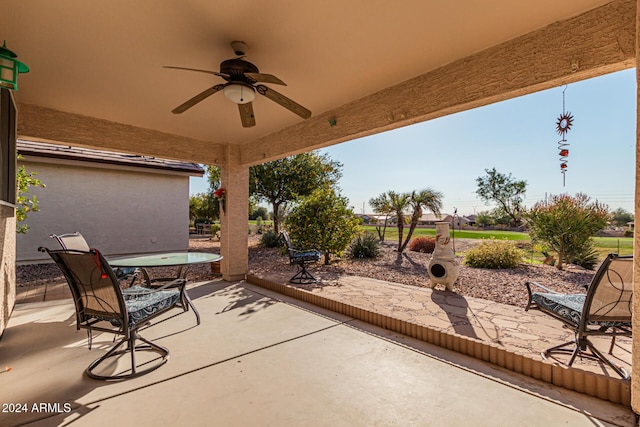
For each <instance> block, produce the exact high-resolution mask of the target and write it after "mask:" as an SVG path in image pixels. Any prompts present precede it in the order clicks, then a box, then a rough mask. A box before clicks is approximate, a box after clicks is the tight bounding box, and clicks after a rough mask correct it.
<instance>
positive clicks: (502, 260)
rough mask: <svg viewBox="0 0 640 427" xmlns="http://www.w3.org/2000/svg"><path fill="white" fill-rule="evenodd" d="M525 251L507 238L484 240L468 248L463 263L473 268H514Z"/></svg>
mask: <svg viewBox="0 0 640 427" xmlns="http://www.w3.org/2000/svg"><path fill="white" fill-rule="evenodd" d="M524 255H525V253H524V252H523V251H522V250H521V249H518V248H517V247H516V245H515V244H514V243H513V242H510V241H508V240H495V239H490V240H484V241H483V242H481V243H480V244H479V245H478V246H476V247H474V248H471V249H469V250H468V251H467V252H466V254H465V257H464V263H465V265H468V266H469V267H474V268H493V269H498V268H515V267H517V266H518V263H519V262H520V261H521V260H522V258H523V257H524Z"/></svg>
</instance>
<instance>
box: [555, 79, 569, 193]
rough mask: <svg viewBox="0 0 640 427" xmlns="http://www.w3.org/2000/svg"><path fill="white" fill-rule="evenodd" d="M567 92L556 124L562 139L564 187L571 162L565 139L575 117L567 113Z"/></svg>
mask: <svg viewBox="0 0 640 427" xmlns="http://www.w3.org/2000/svg"><path fill="white" fill-rule="evenodd" d="M565 90H567V88H566V87H565V88H564V90H563V91H562V114H560V117H558V121H557V122H556V131H557V132H558V134H559V135H560V137H561V138H562V139H561V140H560V141H558V155H559V156H560V173H561V174H562V186H563V187H564V185H565V173H566V172H567V162H568V161H569V148H567V147H569V144H568V143H567V140H566V138H565V136H566V134H567V132H569V129H571V125H573V116H572V115H571V113H570V112H568V111H565V108H564V91H565Z"/></svg>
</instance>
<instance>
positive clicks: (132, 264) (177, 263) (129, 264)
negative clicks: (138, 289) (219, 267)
mask: <svg viewBox="0 0 640 427" xmlns="http://www.w3.org/2000/svg"><path fill="white" fill-rule="evenodd" d="M221 259H222V255H219V254H212V253H207V252H163V253H157V254H147V255H133V256H124V257H114V258H109V259H108V261H109V264H110V265H111V266H112V267H116V268H139V269H140V270H141V271H142V274H143V275H144V280H145V282H146V283H147V285H148V286H151V287H154V286H162V283H165V284H166V283H167V282H175V286H185V285H186V282H187V273H188V272H189V267H191V266H192V265H194V264H207V263H212V262H217V261H220V260H221ZM158 267H177V272H176V275H175V276H174V277H161V278H154V279H151V278H150V277H149V272H148V271H147V269H149V268H158ZM183 295H184V297H185V300H186V301H185V302H186V304H188V305H189V306H190V307H191V308H192V309H193V311H194V313H195V315H196V318H197V320H198V325H199V324H200V314H199V313H198V310H196V308H195V306H194V305H193V302H191V299H190V298H189V295H187V293H186V292H185V293H183Z"/></svg>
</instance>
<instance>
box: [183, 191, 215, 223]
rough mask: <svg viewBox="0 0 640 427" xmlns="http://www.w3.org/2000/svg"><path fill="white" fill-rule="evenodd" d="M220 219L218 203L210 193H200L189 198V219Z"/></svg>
mask: <svg viewBox="0 0 640 427" xmlns="http://www.w3.org/2000/svg"><path fill="white" fill-rule="evenodd" d="M218 217H219V207H218V203H217V201H216V200H215V199H214V198H213V195H212V194H209V193H198V194H194V195H192V196H190V197H189V219H190V220H191V221H194V222H195V221H196V220H213V219H215V218H218Z"/></svg>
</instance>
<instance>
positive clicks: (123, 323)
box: [40, 248, 186, 380]
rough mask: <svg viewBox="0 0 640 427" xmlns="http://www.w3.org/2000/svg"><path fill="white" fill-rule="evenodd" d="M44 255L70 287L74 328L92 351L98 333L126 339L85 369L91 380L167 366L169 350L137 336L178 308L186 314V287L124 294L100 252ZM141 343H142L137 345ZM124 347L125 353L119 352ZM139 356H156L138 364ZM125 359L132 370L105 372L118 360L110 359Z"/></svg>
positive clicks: (129, 375)
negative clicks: (95, 332) (94, 333)
mask: <svg viewBox="0 0 640 427" xmlns="http://www.w3.org/2000/svg"><path fill="white" fill-rule="evenodd" d="M40 250H42V251H46V252H47V253H48V254H49V256H51V258H52V259H53V260H54V261H55V263H56V264H57V265H58V267H59V268H60V270H61V271H62V273H63V274H64V277H65V279H66V280H67V283H68V285H69V287H70V288H71V294H72V295H73V301H74V304H75V309H76V327H77V329H78V330H80V329H86V330H87V337H88V342H89V349H91V345H92V333H93V332H94V331H98V332H107V333H112V334H115V335H116V336H121V337H122V338H121V339H120V340H119V341H117V342H116V343H115V344H114V345H113V346H112V347H111V349H110V350H109V351H108V352H107V353H106V354H104V355H103V356H101V357H100V358H98V359H96V360H95V361H93V362H92V363H91V364H90V365H89V366H88V367H87V369H86V373H87V375H88V376H89V377H91V378H95V379H100V380H124V379H128V378H133V377H137V376H140V375H143V374H146V373H149V372H151V371H153V370H155V369H157V368H159V367H160V366H162V365H163V364H164V363H166V362H167V360H168V358H169V350H168V349H166V348H165V347H162V346H160V345H158V344H155V343H153V342H151V341H149V340H147V339H145V338H143V337H141V336H140V334H139V331H140V329H142V328H143V327H144V328H145V329H146V328H148V327H151V326H154V325H156V324H158V323H160V322H162V321H164V320H167V319H168V318H164V319H162V320H159V321H156V322H155V323H153V324H152V323H151V321H152V320H154V319H156V318H158V317H159V316H161V315H164V314H165V313H167V312H169V311H170V310H172V309H174V308H179V309H180V310H182V311H186V308H185V306H184V304H182V301H183V293H184V286H182V287H179V288H173V289H168V287H170V286H172V284H170V283H169V284H167V285H166V287H167V289H164V288H161V289H154V290H151V289H148V288H143V287H140V286H133V287H131V288H128V289H126V290H124V291H122V290H121V289H120V285H119V283H118V279H117V278H116V275H115V273H114V271H113V269H112V268H111V266H110V265H109V263H108V262H107V260H106V259H105V258H104V257H103V256H102V254H101V253H100V252H98V251H97V250H95V249H91V250H89V251H79V250H65V249H62V250H49V249H46V248H40ZM171 317H173V316H171ZM138 340H139V341H142V344H137V341H138ZM122 346H124V348H123V349H120V347H122ZM139 352H153V353H156V354H157V355H158V356H156V357H155V358H153V359H151V360H146V361H145V362H144V363H141V364H137V363H136V354H137V353H139ZM127 354H128V355H129V357H130V362H128V364H129V365H130V366H129V367H127V368H125V369H121V370H119V371H118V372H113V371H115V370H116V369H117V368H116V367H114V364H110V363H107V364H106V365H107V367H105V365H103V362H105V361H107V360H109V361H115V359H112V358H114V357H118V358H119V357H120V356H124V357H125V358H126V355H127ZM101 365H102V366H101ZM116 365H117V364H116ZM99 367H100V368H99Z"/></svg>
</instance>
